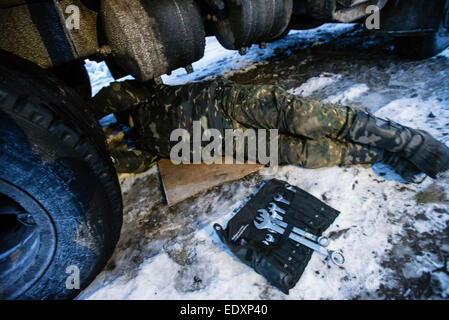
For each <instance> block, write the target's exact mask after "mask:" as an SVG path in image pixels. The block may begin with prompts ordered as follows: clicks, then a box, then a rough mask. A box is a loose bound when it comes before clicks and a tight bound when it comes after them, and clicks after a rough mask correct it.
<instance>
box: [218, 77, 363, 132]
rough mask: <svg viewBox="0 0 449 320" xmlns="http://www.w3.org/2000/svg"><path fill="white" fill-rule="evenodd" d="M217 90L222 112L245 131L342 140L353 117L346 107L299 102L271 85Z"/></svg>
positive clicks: (234, 85)
mask: <svg viewBox="0 0 449 320" xmlns="http://www.w3.org/2000/svg"><path fill="white" fill-rule="evenodd" d="M218 89H219V91H221V92H220V94H219V95H217V99H219V100H220V105H221V107H222V109H223V111H224V112H225V113H226V114H227V115H228V116H229V117H230V118H232V119H233V120H235V121H237V122H239V123H242V124H243V125H245V126H246V127H252V128H264V129H278V130H279V132H280V133H285V134H291V135H297V136H302V137H306V138H309V139H314V140H318V139H321V138H324V137H329V138H333V139H344V138H345V137H346V135H347V134H348V131H349V128H350V126H351V124H352V121H353V119H354V117H355V114H356V112H355V110H354V109H352V108H350V107H342V106H338V105H335V104H331V103H322V102H320V101H317V100H312V99H306V98H301V97H298V96H296V95H293V94H290V93H288V92H287V91H285V90H284V89H282V88H280V87H277V86H272V85H238V84H233V83H224V84H222V85H221V86H220V87H219V88H218Z"/></svg>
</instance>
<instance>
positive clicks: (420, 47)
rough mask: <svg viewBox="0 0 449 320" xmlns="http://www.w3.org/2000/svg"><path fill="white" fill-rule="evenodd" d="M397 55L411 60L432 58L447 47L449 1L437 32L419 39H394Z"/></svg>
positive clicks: (448, 42)
mask: <svg viewBox="0 0 449 320" xmlns="http://www.w3.org/2000/svg"><path fill="white" fill-rule="evenodd" d="M395 44H396V50H397V52H398V53H399V55H401V56H403V57H406V58H413V59H427V58H430V57H433V56H435V55H437V54H438V53H440V52H441V51H443V50H444V49H446V48H447V47H448V46H449V0H447V1H446V8H445V10H444V12H443V16H442V19H441V22H440V25H439V28H438V31H437V32H434V33H432V34H429V35H426V36H420V37H398V38H396V39H395Z"/></svg>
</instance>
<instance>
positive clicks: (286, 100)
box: [90, 80, 385, 172]
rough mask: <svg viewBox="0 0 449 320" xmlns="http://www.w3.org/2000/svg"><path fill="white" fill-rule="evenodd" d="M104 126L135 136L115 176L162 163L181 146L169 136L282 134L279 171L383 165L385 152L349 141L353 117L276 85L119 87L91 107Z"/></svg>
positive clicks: (121, 155) (116, 155)
mask: <svg viewBox="0 0 449 320" xmlns="http://www.w3.org/2000/svg"><path fill="white" fill-rule="evenodd" d="M90 107H91V109H92V110H93V112H94V113H95V114H96V116H97V118H101V117H103V116H105V115H107V114H109V113H114V114H115V115H116V116H117V118H118V119H122V120H121V121H122V122H126V124H127V125H128V126H130V127H131V128H133V129H134V130H136V131H137V136H138V138H137V141H136V144H137V149H138V150H130V151H119V150H113V151H112V152H111V155H112V157H113V158H114V159H115V162H116V167H117V170H118V171H120V172H141V171H144V170H146V169H148V168H149V167H151V165H153V164H154V163H155V162H156V161H157V158H158V157H162V158H168V157H169V156H170V150H171V148H172V147H173V146H174V145H175V144H176V142H172V141H170V135H171V132H172V131H173V130H174V129H178V128H182V129H185V130H187V131H188V132H189V133H190V134H193V132H192V130H193V129H192V128H193V121H200V122H201V127H202V130H206V129H212V128H213V129H217V130H219V131H220V133H223V134H222V136H223V137H224V136H225V135H224V130H225V129H250V128H251V129H278V133H279V134H278V137H277V138H278V159H279V163H280V164H293V165H300V166H303V167H306V168H320V167H329V166H335V165H351V164H368V163H376V162H380V161H382V160H383V158H384V153H385V152H384V150H382V149H376V148H373V147H369V146H367V145H362V144H357V143H353V142H350V141H348V140H346V139H345V137H346V136H347V134H348V132H349V129H350V127H351V125H352V122H353V120H354V117H355V115H356V111H355V110H354V109H352V108H350V107H343V106H339V105H335V104H330V103H322V102H319V101H316V100H311V99H306V98H302V97H298V96H295V95H293V94H290V93H288V92H287V91H285V90H283V89H282V88H279V87H277V86H272V85H238V84H234V83H232V82H230V81H227V80H216V81H209V82H202V83H190V84H186V85H182V86H166V85H156V84H150V83H144V84H140V83H138V82H136V81H125V82H114V83H112V84H111V85H110V86H109V87H106V88H103V89H102V90H101V91H100V92H99V93H98V94H97V95H96V96H95V97H94V98H92V101H91V102H90Z"/></svg>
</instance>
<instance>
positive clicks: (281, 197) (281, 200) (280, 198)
mask: <svg viewBox="0 0 449 320" xmlns="http://www.w3.org/2000/svg"><path fill="white" fill-rule="evenodd" d="M273 199H274V201H276V202H282V203H285V204H286V205H290V201H288V200H286V199H284V197H283V196H282V195H281V194H280V193H277V194H276V195H275V196H274V197H273Z"/></svg>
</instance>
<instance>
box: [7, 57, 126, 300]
mask: <svg viewBox="0 0 449 320" xmlns="http://www.w3.org/2000/svg"><path fill="white" fill-rule="evenodd" d="M0 61H1V62H2V63H1V65H0V295H1V297H0V298H2V299H70V298H73V297H75V296H76V295H78V294H79V293H80V291H81V290H82V289H84V288H85V287H86V286H87V285H88V284H89V283H90V282H91V281H92V280H93V279H94V278H95V276H96V275H97V274H98V273H99V272H100V271H101V270H102V269H103V268H104V266H105V264H106V262H107V260H108V259H109V258H110V256H111V255H112V252H113V250H114V248H115V245H116V243H117V241H118V239H119V236H120V229H121V225H122V199H121V193H120V185H119V183H118V179H117V175H116V173H115V170H114V167H113V165H112V163H111V159H110V158H109V156H108V153H107V149H106V145H105V142H104V137H103V135H102V133H101V130H100V128H99V126H98V124H97V122H96V120H95V119H94V117H93V116H92V115H91V114H90V113H89V111H88V110H87V109H86V106H85V102H84V101H83V100H82V99H81V98H80V97H79V96H77V95H76V93H74V92H73V90H71V89H70V88H68V87H67V86H66V85H65V84H63V83H62V81H60V80H59V79H57V78H56V77H55V76H54V75H51V74H50V73H49V72H46V71H44V70H42V69H40V68H38V67H37V66H36V65H34V64H32V63H30V62H28V61H25V60H22V59H19V58H17V57H14V56H11V55H10V54H7V53H5V52H0Z"/></svg>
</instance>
